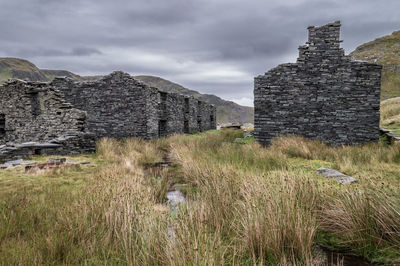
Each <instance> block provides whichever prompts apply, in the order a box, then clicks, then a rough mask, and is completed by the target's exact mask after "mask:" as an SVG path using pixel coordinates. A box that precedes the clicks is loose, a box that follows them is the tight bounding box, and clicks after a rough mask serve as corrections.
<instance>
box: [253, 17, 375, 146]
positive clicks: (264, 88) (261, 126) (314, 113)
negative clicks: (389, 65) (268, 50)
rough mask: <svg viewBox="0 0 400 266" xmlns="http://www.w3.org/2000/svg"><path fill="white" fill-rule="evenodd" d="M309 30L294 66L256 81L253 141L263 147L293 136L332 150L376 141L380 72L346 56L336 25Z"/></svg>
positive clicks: (338, 27) (280, 67) (268, 74)
mask: <svg viewBox="0 0 400 266" xmlns="http://www.w3.org/2000/svg"><path fill="white" fill-rule="evenodd" d="M308 30H309V36H308V42H307V44H306V45H303V46H300V47H299V58H298V59H297V63H290V64H282V65H279V66H278V67H276V68H274V69H271V70H270V71H268V72H267V73H265V75H260V76H258V77H256V78H255V82H254V107H255V116H254V136H255V139H256V140H257V141H259V142H261V143H262V144H264V145H268V144H269V143H270V141H271V139H272V138H274V137H276V136H280V135H292V134H295V135H303V136H305V137H308V138H316V139H320V140H323V141H325V142H327V143H329V144H333V145H341V144H360V143H364V142H369V141H376V140H378V138H379V106H380V102H379V96H380V85H381V84H380V82H381V66H379V65H376V64H370V63H365V62H358V61H351V59H350V57H349V56H346V55H345V54H344V50H343V49H341V48H340V42H341V41H340V39H339V35H340V22H339V21H337V22H334V23H330V24H327V25H325V26H322V27H309V28H308Z"/></svg>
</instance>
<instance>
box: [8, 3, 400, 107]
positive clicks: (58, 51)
mask: <svg viewBox="0 0 400 266" xmlns="http://www.w3.org/2000/svg"><path fill="white" fill-rule="evenodd" d="M0 4H1V5H0V36H1V37H0V38H1V39H0V57H20V58H24V59H27V60H30V61H31V62H33V63H34V64H36V65H37V66H38V67H39V68H46V69H65V70H69V71H72V72H74V73H77V74H80V75H98V74H108V73H110V72H112V71H114V70H123V71H126V72H128V73H130V74H132V75H140V74H147V75H155V76H160V77H163V78H166V79H169V80H171V81H174V82H176V83H179V84H181V85H183V86H185V87H187V88H190V89H194V90H198V91H200V92H201V93H211V94H216V95H218V96H220V97H222V98H224V99H229V100H233V101H235V102H237V103H239V104H244V105H251V106H252V104H253V103H252V101H253V77H254V76H257V75H259V74H262V73H264V72H266V71H267V70H269V69H270V68H272V67H274V66H276V65H278V64H281V63H287V62H295V60H296V58H297V48H298V46H299V45H301V44H304V43H305V41H306V39H307V29H306V28H307V26H309V25H318V26H320V25H324V24H326V23H329V22H333V21H335V20H340V21H341V22H342V34H341V38H342V39H343V40H344V42H343V43H342V47H343V48H345V50H346V53H350V52H351V51H352V50H354V49H355V48H356V47H357V46H358V45H360V44H362V43H364V42H367V41H371V40H373V39H375V38H377V37H380V36H383V35H387V34H390V33H392V32H393V31H395V30H400V0H328V1H325V0H286V1H285V0H144V1H138V0H0Z"/></svg>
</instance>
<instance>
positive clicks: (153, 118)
mask: <svg viewBox="0 0 400 266" xmlns="http://www.w3.org/2000/svg"><path fill="white" fill-rule="evenodd" d="M51 84H52V85H53V86H55V87H57V88H59V89H60V90H61V91H63V92H64V94H65V97H66V99H67V101H68V102H70V103H72V105H73V106H74V107H76V108H77V109H80V110H84V111H86V112H87V113H88V121H87V124H88V129H89V131H91V132H93V133H95V134H96V137H97V138H102V137H113V138H125V137H140V138H144V139H151V138H155V137H162V136H169V135H172V134H180V133H195V132H198V131H202V130H208V129H215V128H216V123H215V107H214V106H212V105H209V104H207V103H205V102H202V104H203V105H205V106H207V112H208V113H207V115H208V116H207V117H208V120H210V119H213V123H210V122H208V121H207V122H206V125H207V126H206V127H202V128H201V130H198V126H197V120H195V119H194V117H195V116H197V112H198V111H197V109H198V107H197V105H198V103H197V100H196V99H194V98H193V97H185V96H183V95H180V94H176V93H166V92H162V91H160V90H158V89H157V88H153V87H149V86H147V85H146V84H144V83H142V82H140V81H138V80H136V79H135V78H133V77H132V76H130V75H129V74H127V73H123V72H120V71H116V72H113V73H111V74H110V75H107V76H105V77H103V78H102V79H100V80H95V81H88V82H78V81H75V80H72V79H70V78H56V79H54V80H53V82H52V83H51Z"/></svg>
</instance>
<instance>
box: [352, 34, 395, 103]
mask: <svg viewBox="0 0 400 266" xmlns="http://www.w3.org/2000/svg"><path fill="white" fill-rule="evenodd" d="M350 55H351V56H352V57H353V58H354V59H358V60H363V61H367V62H371V63H377V64H381V65H383V71H382V92H381V99H383V100H384V99H388V98H392V97H398V96H400V31H395V32H393V33H392V34H391V35H387V36H384V37H382V38H378V39H376V40H374V41H371V42H368V43H365V44H363V45H360V46H359V47H357V48H356V50H354V51H353V52H352V53H350Z"/></svg>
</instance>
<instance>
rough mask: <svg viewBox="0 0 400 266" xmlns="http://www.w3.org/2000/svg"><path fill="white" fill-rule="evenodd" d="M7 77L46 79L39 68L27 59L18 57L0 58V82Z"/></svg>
mask: <svg viewBox="0 0 400 266" xmlns="http://www.w3.org/2000/svg"><path fill="white" fill-rule="evenodd" d="M9 78H19V79H25V80H32V81H47V80H48V78H47V77H46V75H44V74H43V73H42V72H41V71H40V69H39V68H37V67H36V66H35V65H34V64H32V63H31V62H29V61H27V60H23V59H19V58H0V84H1V83H3V82H5V81H7V80H8V79H9Z"/></svg>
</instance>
